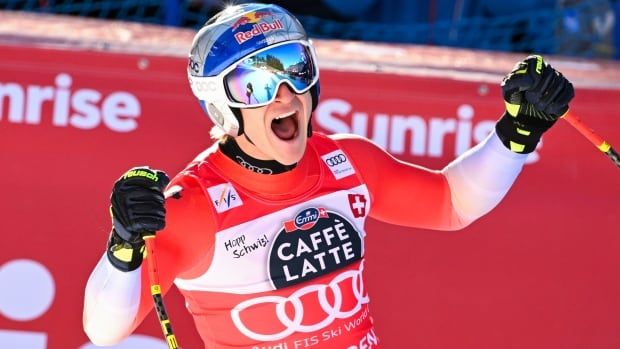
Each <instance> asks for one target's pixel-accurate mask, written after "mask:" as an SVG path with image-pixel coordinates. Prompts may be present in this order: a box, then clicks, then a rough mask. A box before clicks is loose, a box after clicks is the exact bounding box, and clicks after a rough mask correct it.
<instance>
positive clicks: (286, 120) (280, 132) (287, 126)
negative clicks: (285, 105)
mask: <svg viewBox="0 0 620 349" xmlns="http://www.w3.org/2000/svg"><path fill="white" fill-rule="evenodd" d="M271 130H272V131H273V133H274V134H275V135H276V136H277V137H278V138H280V139H281V140H283V141H290V140H292V139H295V137H297V134H298V133H299V121H298V119H297V112H296V111H294V112H291V113H288V114H282V115H280V116H278V117H276V118H275V119H273V120H272V121H271Z"/></svg>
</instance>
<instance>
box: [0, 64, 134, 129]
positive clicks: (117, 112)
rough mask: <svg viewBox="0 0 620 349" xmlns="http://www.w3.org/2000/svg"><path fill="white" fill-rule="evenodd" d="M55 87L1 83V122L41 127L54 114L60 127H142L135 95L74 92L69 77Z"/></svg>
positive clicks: (63, 76)
mask: <svg viewBox="0 0 620 349" xmlns="http://www.w3.org/2000/svg"><path fill="white" fill-rule="evenodd" d="M54 82H55V86H39V85H28V86H22V85H20V84H18V83H15V82H7V83H4V82H0V122H9V123H13V124H29V125H39V124H41V123H42V119H43V118H44V116H45V117H46V118H47V116H48V115H50V114H51V123H52V125H53V126H56V127H74V128H78V129H83V130H90V129H94V128H96V127H98V126H100V125H101V124H103V125H105V126H106V127H107V128H108V129H110V130H112V131H115V132H131V131H134V130H135V129H136V128H137V127H138V123H137V121H136V119H137V118H138V117H139V116H140V112H141V108H140V102H139V101H138V99H137V98H136V96H134V95H133V94H131V93H128V92H123V91H116V92H112V93H110V94H109V95H107V96H104V95H103V94H102V93H101V92H99V91H97V90H93V89H89V88H85V89H76V90H72V89H71V85H72V83H73V81H72V78H71V76H70V75H69V74H66V73H60V74H58V75H57V76H56V78H55V81H54Z"/></svg>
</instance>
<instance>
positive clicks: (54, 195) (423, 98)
mask: <svg viewBox="0 0 620 349" xmlns="http://www.w3.org/2000/svg"><path fill="white" fill-rule="evenodd" d="M0 52H2V61H0V164H2V171H1V172H0V179H1V183H2V184H3V187H2V199H1V200H0V212H1V217H2V220H1V223H0V228H1V230H0V231H1V232H2V238H3V239H2V243H1V244H0V268H1V269H0V287H1V291H0V314H1V316H0V342H1V343H4V344H3V345H2V347H3V348H4V347H5V344H6V345H7V346H6V347H7V348H9V347H10V348H28V349H41V348H49V349H73V348H80V349H86V348H92V345H90V344H89V342H88V339H87V338H86V336H85V335H84V333H83V330H82V324H81V314H82V302H83V293H84V286H85V284H86V281H87V279H88V276H89V274H90V272H91V270H92V268H93V267H94V265H95V264H96V262H97V260H98V259H99V258H100V256H101V254H102V253H103V251H104V247H105V244H106V240H107V235H108V233H109V229H110V221H109V217H108V213H107V212H108V205H109V194H110V190H111V187H112V184H113V182H114V181H115V180H116V179H117V178H118V176H120V174H122V173H123V172H124V171H125V170H126V169H128V168H130V167H132V166H138V165H146V164H148V165H150V166H152V167H156V168H161V169H163V170H165V171H167V172H168V173H176V172H177V171H179V170H180V169H182V168H183V167H184V165H185V164H186V163H187V162H188V161H190V160H191V159H192V158H193V157H194V156H195V155H196V154H198V153H199V152H200V151H201V150H203V149H204V148H206V147H207V146H209V145H210V143H211V141H210V139H209V129H210V127H211V124H210V122H209V121H208V119H207V118H206V116H204V114H203V112H202V110H201V109H200V108H199V106H198V103H197V102H196V101H195V100H194V98H193V96H192V95H191V91H190V90H189V86H188V84H187V81H186V77H185V64H186V61H185V60H184V59H182V58H169V57H161V56H139V55H124V54H111V53H107V54H106V53H100V52H91V51H63V50H53V49H40V48H32V47H11V46H2V47H0ZM498 83H499V81H498ZM321 90H322V95H321V103H320V104H319V107H318V109H317V111H316V112H315V114H314V122H315V127H316V129H319V130H322V131H324V132H327V133H334V132H350V133H357V134H361V135H363V136H367V137H369V138H372V139H373V140H374V141H375V142H377V143H378V144H380V145H382V146H383V147H385V148H386V149H387V150H388V151H390V152H391V153H392V154H394V155H395V156H396V157H398V158H400V159H403V160H406V161H411V162H415V163H417V164H421V165H424V166H428V167H431V168H435V169H440V168H441V167H443V166H444V165H446V164H447V163H448V162H449V161H451V160H452V159H454V158H455V157H456V156H457V155H459V154H461V153H463V152H464V151H465V150H467V149H468V148H469V147H471V146H472V145H474V144H475V143H477V142H479V141H480V140H482V139H483V138H484V137H485V136H486V135H487V134H488V132H489V131H490V130H491V129H492V128H493V126H494V123H495V120H496V119H497V118H498V117H499V115H500V114H501V112H502V108H503V103H502V101H501V98H500V91H499V88H498V84H490V85H489V84H486V83H481V82H473V81H465V80H454V79H450V78H446V77H443V78H440V77H420V76H399V75H393V74H380V73H361V72H342V71H335V70H328V69H324V70H322V71H321ZM618 100H620V91H618V90H602V89H587V88H579V87H578V88H577V98H576V99H575V102H574V104H573V105H572V111H573V112H574V113H575V114H576V115H579V116H580V117H581V118H582V119H583V120H584V121H586V123H587V124H588V125H590V126H591V127H592V128H594V129H595V130H598V131H599V132H600V133H601V134H602V135H603V136H604V137H605V138H607V139H609V140H610V142H611V143H612V144H614V143H616V144H620V127H618V125H619V122H618V121H617V115H616V109H617V107H618V102H617V101H618ZM619 176H620V173H619V172H618V169H617V168H615V167H614V166H613V165H612V164H611V162H610V161H609V160H608V159H606V158H605V156H603V155H602V154H600V152H598V150H596V149H595V148H594V147H593V146H592V145H590V144H589V143H588V142H587V141H586V140H585V139H584V138H583V137H581V136H580V135H579V134H578V133H577V132H576V131H575V130H573V129H572V128H571V127H570V126H569V125H568V124H566V123H565V122H563V121H559V122H558V125H557V126H556V127H554V128H553V129H552V130H551V131H550V132H549V133H548V135H545V138H544V141H543V143H542V146H541V147H540V148H539V149H538V150H537V151H536V152H535V153H533V154H532V156H531V157H530V160H529V164H528V165H527V166H526V168H525V169H524V171H523V174H522V175H521V176H520V178H519V179H518V180H517V182H516V184H515V185H514V187H513V189H512V190H511V192H510V193H509V194H508V196H507V197H506V199H505V201H504V202H502V203H501V204H500V206H499V207H498V208H496V209H495V210H494V211H493V212H491V213H490V214H489V215H487V216H485V217H483V218H482V219H480V220H479V221H478V222H475V223H474V224H473V225H472V226H470V227H468V228H466V229H464V230H462V231H459V232H450V233H447V232H432V231H426V230H413V229H404V228H400V227H395V226H390V225H387V224H383V223H380V222H377V221H371V222H370V223H369V224H368V227H367V228H368V229H367V230H368V232H369V234H368V237H367V244H366V246H367V249H366V251H367V257H368V262H367V264H366V269H367V270H366V276H365V278H366V279H367V282H368V288H369V292H370V296H371V299H372V302H371V309H372V313H373V314H374V315H373V316H374V318H375V323H376V327H377V334H378V335H379V338H380V340H381V343H382V347H385V348H405V347H406V348H477V349H480V348H505V347H515V348H567V347H578V348H599V349H600V348H610V349H611V348H617V347H618V346H619V345H620V332H619V331H618V328H619V327H620V317H619V316H618V314H620V298H619V297H618V296H617V295H618V294H620V281H618V276H617V275H619V273H618V272H619V269H620V261H619V258H618V256H619V255H620V237H619V235H618V228H617V217H618V216H620V205H619V198H620V185H618V184H617V183H616V181H617V180H618V179H619V178H620V177H619ZM411 200H416V198H409V197H403V198H402V205H407V203H408V202H410V201H411ZM166 301H167V306H168V308H169V315H170V317H171V318H172V324H173V327H174V329H175V332H176V333H177V338H178V340H179V342H180V344H181V345H182V346H183V347H184V348H200V347H201V343H200V340H199V339H198V337H197V335H196V332H195V330H194V329H193V324H192V321H191V318H190V316H189V315H188V314H187V313H186V311H185V310H184V306H183V304H184V302H183V300H182V298H181V297H180V296H179V294H178V293H177V291H176V290H173V291H172V292H171V294H169V295H168V296H167V297H166ZM143 336H147V337H143ZM159 338H160V329H159V326H158V322H157V321H156V320H155V318H154V315H151V316H150V317H149V318H147V319H146V320H145V321H144V323H143V325H142V326H141V327H140V328H139V329H138V330H137V331H136V336H132V338H131V339H130V340H128V341H127V342H126V343H125V344H124V346H119V348H121V347H122V348H162V349H164V348H166V347H165V345H164V344H163V341H161V340H160V339H159ZM7 343H8V344H7Z"/></svg>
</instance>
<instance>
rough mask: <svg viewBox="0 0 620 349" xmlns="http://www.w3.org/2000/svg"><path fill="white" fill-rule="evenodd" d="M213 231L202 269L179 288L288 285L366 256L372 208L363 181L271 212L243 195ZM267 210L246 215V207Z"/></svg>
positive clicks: (255, 289)
mask: <svg viewBox="0 0 620 349" xmlns="http://www.w3.org/2000/svg"><path fill="white" fill-rule="evenodd" d="M238 204H239V206H238V207H234V209H230V210H229V211H227V218H226V219H227V222H228V224H227V227H226V228H225V229H221V230H219V231H217V232H216V233H215V240H214V241H215V242H214V246H213V258H212V261H211V263H210V265H209V266H207V267H205V270H204V273H202V274H201V275H199V276H197V277H195V278H192V279H177V280H175V283H176V284H177V286H178V287H179V288H181V289H185V290H196V291H212V292H222V293H232V294H250V293H259V292H265V291H271V290H276V289H281V288H285V287H288V286H293V285H297V284H301V283H305V282H308V281H310V280H312V279H315V278H318V277H321V276H324V275H327V274H329V273H332V272H335V271H338V270H340V269H343V268H345V267H347V266H349V265H351V264H353V263H355V262H356V261H359V260H360V259H362V258H363V256H364V237H365V235H366V234H365V232H364V223H365V219H366V217H367V215H368V212H369V210H370V205H371V202H370V197H369V194H368V190H367V188H366V186H365V185H358V186H355V187H351V188H338V189H334V190H332V191H328V192H322V193H321V194H320V195H318V196H314V197H312V198H308V199H305V200H301V201H299V202H293V203H291V204H290V205H287V206H286V207H278V208H277V209H274V210H272V211H269V210H265V208H264V207H262V209H258V207H257V206H261V205H263V206H264V205H268V204H266V203H262V202H260V201H253V200H251V199H249V198H244V201H243V202H242V203H241V202H240V203H238ZM253 208H254V209H258V211H261V212H268V213H265V214H262V215H261V216H259V217H252V218H250V219H248V218H247V217H248V210H249V211H252V209H253Z"/></svg>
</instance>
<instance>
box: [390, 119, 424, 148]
mask: <svg viewBox="0 0 620 349" xmlns="http://www.w3.org/2000/svg"><path fill="white" fill-rule="evenodd" d="M408 131H411V133H412V140H411V154H413V155H424V153H425V151H426V149H425V143H426V121H424V118H422V117H421V116H417V115H412V116H402V115H395V116H394V117H392V127H391V128H390V151H391V152H392V153H394V154H403V153H404V152H405V134H406V133H407V132H408Z"/></svg>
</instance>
